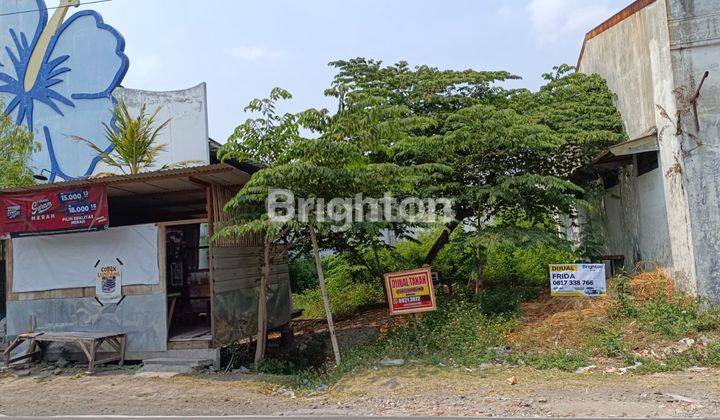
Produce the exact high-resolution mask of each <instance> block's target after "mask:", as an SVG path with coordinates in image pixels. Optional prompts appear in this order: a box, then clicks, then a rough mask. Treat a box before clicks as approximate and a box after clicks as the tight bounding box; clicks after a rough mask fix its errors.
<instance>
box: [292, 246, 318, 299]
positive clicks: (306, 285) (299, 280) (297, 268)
mask: <svg viewBox="0 0 720 420" xmlns="http://www.w3.org/2000/svg"><path fill="white" fill-rule="evenodd" d="M288 268H289V270H290V287H291V290H292V291H293V292H295V293H302V292H303V291H304V290H305V289H311V288H315V287H317V285H318V278H317V270H316V269H315V260H314V259H313V258H312V256H307V255H296V256H294V257H293V258H290V260H289V261H288Z"/></svg>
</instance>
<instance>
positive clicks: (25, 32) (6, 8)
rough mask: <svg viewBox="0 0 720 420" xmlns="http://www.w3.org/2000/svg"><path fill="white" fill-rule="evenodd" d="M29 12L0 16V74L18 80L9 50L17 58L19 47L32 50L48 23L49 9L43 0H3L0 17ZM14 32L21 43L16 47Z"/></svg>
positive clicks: (0, 6) (0, 4)
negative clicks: (5, 74)
mask: <svg viewBox="0 0 720 420" xmlns="http://www.w3.org/2000/svg"><path fill="white" fill-rule="evenodd" d="M17 12H27V13H20V14H13V15H8V16H0V64H2V67H0V72H3V73H7V74H9V75H10V76H12V77H13V78H15V79H17V78H18V75H17V73H16V71H15V68H14V66H13V65H12V64H11V61H10V57H9V56H8V48H9V49H10V50H11V51H13V52H14V54H15V56H16V57H19V56H20V55H21V54H20V52H19V51H18V48H17V46H18V45H20V47H21V48H22V49H25V46H26V45H27V47H30V48H27V49H28V50H31V49H32V48H31V47H32V46H33V45H35V42H36V41H37V38H38V37H39V36H40V33H41V32H42V29H43V28H44V27H45V24H46V23H47V9H46V7H45V2H44V1H43V0H1V1H0V15H7V14H9V13H17ZM11 30H12V32H13V33H14V34H15V37H17V39H18V41H19V43H18V44H17V45H16V43H15V40H14V39H13V35H12V33H11ZM28 41H29V42H28Z"/></svg>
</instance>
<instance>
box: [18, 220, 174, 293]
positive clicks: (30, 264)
mask: <svg viewBox="0 0 720 420" xmlns="http://www.w3.org/2000/svg"><path fill="white" fill-rule="evenodd" d="M12 250H13V285H12V286H13V287H12V291H13V292H39V291H44V290H56V289H72V288H78V287H95V284H96V281H97V276H98V271H97V270H98V268H97V267H96V264H97V263H98V260H99V261H103V262H107V261H115V262H117V260H119V261H121V262H122V284H123V285H132V284H158V283H159V281H160V271H159V269H158V228H157V226H155V225H138V226H122V227H112V228H110V229H108V230H106V231H101V232H84V233H73V234H67V235H57V236H39V237H33V238H18V239H13V241H12Z"/></svg>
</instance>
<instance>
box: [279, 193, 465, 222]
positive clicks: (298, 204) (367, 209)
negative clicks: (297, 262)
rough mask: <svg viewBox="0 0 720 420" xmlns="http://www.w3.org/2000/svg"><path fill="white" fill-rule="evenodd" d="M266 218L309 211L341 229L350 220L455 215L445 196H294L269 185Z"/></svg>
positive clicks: (300, 216) (303, 218) (301, 216)
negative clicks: (328, 198) (270, 187)
mask: <svg viewBox="0 0 720 420" xmlns="http://www.w3.org/2000/svg"><path fill="white" fill-rule="evenodd" d="M266 210H267V213H268V218H269V219H270V221H272V222H276V223H287V222H289V221H291V220H293V219H296V220H298V221H300V222H302V223H307V222H308V221H309V220H310V218H311V215H314V219H315V220H317V221H318V222H321V223H322V222H329V223H330V224H331V229H332V230H334V231H336V232H338V231H339V232H342V231H346V230H348V229H350V227H351V226H352V224H353V223H367V222H371V223H378V222H385V223H409V224H426V223H448V222H450V221H451V220H454V219H455V212H454V211H453V202H452V200H450V199H449V198H426V199H421V198H417V197H406V198H404V199H402V200H399V199H398V198H396V197H393V196H392V194H390V193H385V195H384V196H383V197H382V198H368V197H363V195H362V194H356V195H355V197H351V198H350V197H345V198H343V197H336V198H332V199H330V200H327V201H326V200H325V199H323V198H310V199H307V198H297V199H296V198H295V194H294V193H293V192H292V191H290V190H281V189H272V190H270V192H269V193H268V199H267V202H266Z"/></svg>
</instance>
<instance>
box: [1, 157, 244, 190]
mask: <svg viewBox="0 0 720 420" xmlns="http://www.w3.org/2000/svg"><path fill="white" fill-rule="evenodd" d="M249 179H250V173H248V172H245V171H242V170H240V169H238V168H236V167H234V166H232V165H229V164H226V163H218V164H212V165H204V166H192V167H187V168H178V169H167V170H160V171H153V172H144V173H140V174H135V175H113V176H107V177H99V178H87V179H82V180H75V181H66V182H57V183H53V184H36V185H29V186H25V187H16V188H5V189H0V194H8V193H23V192H31V191H41V190H53V189H58V188H63V189H65V188H76V187H77V188H82V187H87V186H91V185H105V186H107V190H108V197H123V196H132V195H138V194H163V193H169V192H182V191H193V190H197V189H198V188H201V187H202V186H207V185H221V186H227V187H231V186H237V187H239V186H242V185H243V184H245V183H246V182H247V181H248V180H249Z"/></svg>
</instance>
